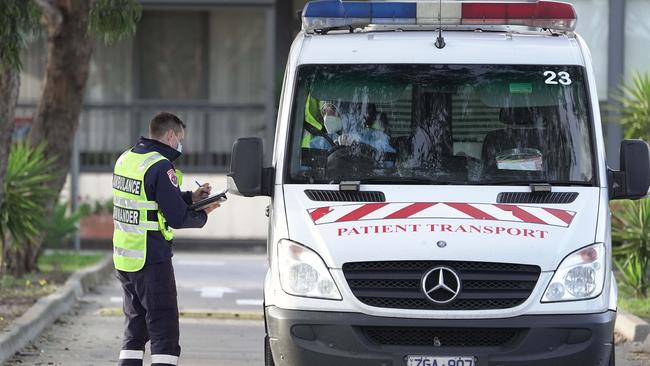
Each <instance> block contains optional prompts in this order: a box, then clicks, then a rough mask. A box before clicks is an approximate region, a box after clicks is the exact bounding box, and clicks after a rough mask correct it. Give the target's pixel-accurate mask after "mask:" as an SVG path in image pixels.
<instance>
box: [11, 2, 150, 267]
mask: <svg viewBox="0 0 650 366" xmlns="http://www.w3.org/2000/svg"><path fill="white" fill-rule="evenodd" d="M0 4H2V5H0V10H4V12H3V13H0V27H6V26H5V22H7V21H10V20H11V19H13V18H16V16H17V15H19V14H23V13H26V14H32V9H36V13H37V14H40V20H41V24H42V25H43V27H44V30H45V32H46V33H47V64H46V67H45V77H44V79H45V80H44V86H43V93H42V95H41V98H40V100H39V102H38V107H37V111H36V114H35V116H34V118H33V123H32V127H31V130H30V132H29V135H28V137H27V139H28V141H29V143H30V144H31V145H32V146H38V145H39V144H41V143H46V144H47V148H46V149H45V154H46V157H49V158H53V159H54V164H53V165H54V166H53V168H54V171H55V172H57V173H58V174H57V175H56V177H57V178H56V179H54V180H52V181H51V182H48V183H45V184H46V185H47V188H48V189H50V190H51V191H53V192H56V193H60V192H61V189H62V188H63V184H64V183H65V178H66V174H67V173H68V172H69V171H70V159H71V154H72V145H73V142H74V136H75V134H76V132H77V127H78V125H79V115H80V113H81V107H82V103H83V97H84V91H85V88H86V81H87V79H88V70H89V67H90V58H91V56H92V52H93V47H92V45H93V41H94V40H93V36H95V37H100V38H101V39H102V40H103V41H104V42H106V43H111V42H113V41H115V40H119V39H121V38H123V37H126V36H129V35H132V34H133V33H134V32H135V28H136V24H137V21H138V20H139V19H140V15H141V6H140V5H139V3H138V2H137V0H2V1H0ZM16 22H17V26H16V27H14V28H12V29H9V30H8V31H7V32H6V33H2V34H0V35H1V36H2V38H1V39H0V49H6V48H9V49H11V46H7V45H5V44H4V40H5V38H6V37H9V38H11V39H14V40H16V42H15V43H14V44H21V43H22V42H23V39H22V37H24V32H23V29H25V28H26V25H27V24H28V22H26V21H25V20H24V19H22V20H21V19H20V18H17V19H16ZM0 53H2V51H0ZM18 54H19V53H18V52H14V53H12V55H13V60H14V61H16V60H18V61H19V58H18ZM7 80H8V81H9V82H11V80H17V77H16V76H15V74H14V76H13V78H12V77H10V78H8V79H7ZM0 82H1V81H0ZM6 90H14V93H15V95H17V90H18V89H17V86H13V84H11V85H9V84H8V86H7V87H5V86H4V85H0V98H1V97H2V96H3V93H5V91H6ZM9 94H10V93H8V96H7V97H6V98H7V99H0V100H1V101H2V104H3V105H11V107H8V108H9V109H11V110H8V111H7V115H9V114H11V118H10V120H11V123H13V119H14V117H13V108H14V107H13V106H15V96H14V94H10V95H9ZM12 96H13V102H12V100H11V99H9V98H10V97H12ZM5 101H6V102H7V103H6V104H5V103H4V102H5ZM1 109H2V108H0V113H2V110H1ZM0 118H3V117H1V116H0ZM3 121H4V119H3ZM7 121H9V119H7ZM0 127H2V128H3V129H7V131H11V130H12V129H13V125H12V126H11V127H8V126H5V124H4V123H3V125H2V126H0ZM0 132H1V133H2V138H9V139H10V137H6V136H5V135H6V134H5V130H2V131H0ZM8 135H9V136H11V133H9V134H8ZM0 145H1V148H2V149H6V147H5V146H6V145H5V144H3V143H2V142H0ZM7 145H8V144H7ZM6 161H7V157H6V151H5V153H4V154H3V153H2V152H0V168H2V167H3V166H4V167H6ZM0 174H1V173H0ZM0 178H2V177H1V176H0ZM1 196H2V195H1V194H0V197H1ZM56 196H57V197H54V198H52V199H50V200H49V202H48V203H47V210H48V212H51V210H52V209H53V208H54V206H55V203H56V201H57V199H58V194H57V195H56ZM47 216H48V215H47V214H46V215H45V217H47ZM43 239H44V234H43V235H41V236H40V237H39V238H37V239H36V240H34V241H33V242H32V243H26V245H27V247H26V248H25V250H26V251H27V253H28V256H29V257H30V260H28V261H27V264H26V266H28V267H30V268H25V270H26V271H30V270H33V269H34V268H35V265H36V259H37V257H38V255H39V254H40V251H41V247H42V242H43Z"/></svg>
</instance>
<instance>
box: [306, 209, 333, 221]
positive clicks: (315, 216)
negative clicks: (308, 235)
mask: <svg viewBox="0 0 650 366" xmlns="http://www.w3.org/2000/svg"><path fill="white" fill-rule="evenodd" d="M332 211H334V209H333V208H331V207H319V208H317V209H315V210H314V211H312V212H310V213H309V216H311V219H312V220H314V222H316V221H318V220H320V219H321V218H322V217H323V216H325V215H327V214H328V213H330V212H332Z"/></svg>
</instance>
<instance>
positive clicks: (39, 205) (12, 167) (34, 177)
mask: <svg viewBox="0 0 650 366" xmlns="http://www.w3.org/2000/svg"><path fill="white" fill-rule="evenodd" d="M44 151H45V145H44V144H41V145H39V146H37V147H36V148H32V147H30V146H29V145H28V144H27V143H26V142H17V143H15V144H14V145H12V146H11V150H10V152H9V161H8V165H7V175H6V177H5V181H4V185H5V198H4V202H3V204H2V206H0V240H1V241H2V253H0V254H3V255H7V254H11V253H15V252H16V251H20V250H21V249H22V247H25V246H28V245H29V243H30V242H32V241H33V240H34V239H36V238H37V237H38V236H39V235H41V234H42V232H43V229H44V227H45V225H46V223H47V218H46V217H44V216H45V213H46V205H47V203H48V202H49V201H50V200H51V199H52V197H56V192H53V191H51V190H50V189H48V188H47V186H46V183H48V182H49V181H51V180H52V179H53V178H54V177H55V175H54V173H53V172H52V171H51V170H52V168H51V167H52V165H53V162H54V158H53V157H49V158H47V157H45V154H44ZM4 259H5V260H6V259H7V258H4ZM11 262H12V261H8V263H11Z"/></svg>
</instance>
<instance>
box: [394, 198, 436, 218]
mask: <svg viewBox="0 0 650 366" xmlns="http://www.w3.org/2000/svg"><path fill="white" fill-rule="evenodd" d="M435 204H437V202H415V203H413V204H410V205H408V206H406V207H403V208H401V209H399V210H397V211H395V212H393V213H392V214H390V215H388V216H386V217H385V218H386V219H406V218H409V217H411V216H413V215H415V214H416V213H418V212H421V211H423V210H425V209H427V208H429V207H431V206H433V205H435Z"/></svg>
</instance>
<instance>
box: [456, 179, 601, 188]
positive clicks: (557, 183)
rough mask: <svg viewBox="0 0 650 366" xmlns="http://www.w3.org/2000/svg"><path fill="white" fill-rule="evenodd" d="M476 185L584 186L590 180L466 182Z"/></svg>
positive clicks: (589, 185)
mask: <svg viewBox="0 0 650 366" xmlns="http://www.w3.org/2000/svg"><path fill="white" fill-rule="evenodd" d="M468 184H473V185H477V186H529V185H532V184H548V185H551V186H584V187H591V186H593V184H592V183H591V182H577V181H566V182H565V181H546V180H493V181H483V182H468Z"/></svg>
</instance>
